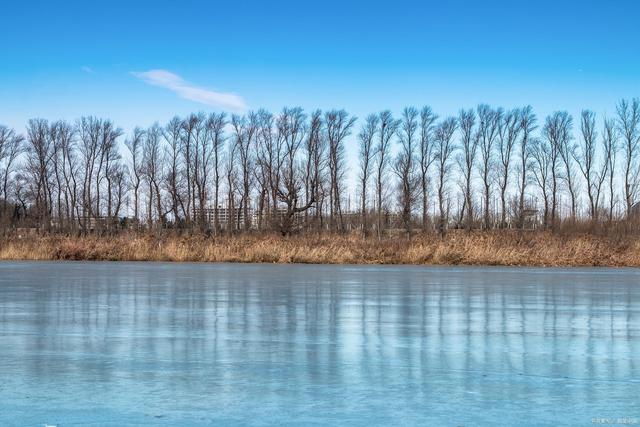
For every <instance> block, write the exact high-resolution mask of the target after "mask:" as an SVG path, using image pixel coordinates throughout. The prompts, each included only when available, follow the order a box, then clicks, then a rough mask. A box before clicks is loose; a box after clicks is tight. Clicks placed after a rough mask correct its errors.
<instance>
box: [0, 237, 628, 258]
mask: <svg viewBox="0 0 640 427" xmlns="http://www.w3.org/2000/svg"><path fill="white" fill-rule="evenodd" d="M0 259H1V260H111V261H178V262H184V261H199V262H255V263H323V264H423V265H521V266H633V267H639V266H640V241H639V240H638V239H637V238H632V237H617V238H613V237H605V236H595V235H589V234H572V235H567V236H563V235H558V234H551V233H548V232H524V233H522V232H505V231H501V232H473V233H466V232H462V231H461V232H455V233H450V234H448V235H446V236H445V237H444V238H442V239H441V238H440V237H437V236H435V235H419V236H418V235H417V236H413V237H412V239H411V240H408V239H406V238H400V237H386V238H383V239H382V240H378V239H377V238H366V239H364V238H362V237H359V236H356V235H330V236H329V235H322V236H310V235H306V236H290V237H282V236H280V235H275V234H261V235H258V234H246V235H237V236H221V237H206V236H204V235H192V236H178V235H163V236H150V235H146V234H135V233H128V234H121V235H118V236H114V237H105V236H102V237H99V236H84V237H77V236H74V237H66V236H61V235H51V236H27V237H22V238H17V237H11V238H8V237H6V238H2V239H0Z"/></svg>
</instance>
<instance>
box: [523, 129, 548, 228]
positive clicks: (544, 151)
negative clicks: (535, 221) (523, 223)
mask: <svg viewBox="0 0 640 427" xmlns="http://www.w3.org/2000/svg"><path fill="white" fill-rule="evenodd" d="M528 149H529V151H530V154H531V158H532V159H533V165H532V166H533V167H532V171H533V177H534V179H535V182H536V183H537V184H538V187H539V188H540V193H541V194H542V201H543V203H544V213H543V217H542V224H543V226H544V228H548V227H549V204H550V202H549V192H550V191H551V190H550V183H549V181H550V178H549V175H550V174H551V163H552V160H551V156H552V154H551V151H552V146H551V144H550V143H549V141H548V140H547V139H534V140H532V143H531V144H530V145H529V147H528Z"/></svg>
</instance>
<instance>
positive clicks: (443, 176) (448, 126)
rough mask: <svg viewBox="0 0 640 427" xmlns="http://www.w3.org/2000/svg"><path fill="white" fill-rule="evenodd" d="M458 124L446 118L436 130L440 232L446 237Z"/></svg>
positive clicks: (452, 119)
mask: <svg viewBox="0 0 640 427" xmlns="http://www.w3.org/2000/svg"><path fill="white" fill-rule="evenodd" d="M456 127H457V122H456V119H455V118H454V117H449V118H446V119H445V120H444V121H443V122H442V123H440V124H438V126H437V127H436V130H435V143H436V146H435V162H436V167H437V172H438V206H439V208H440V219H439V221H438V230H439V231H440V234H441V235H444V233H445V230H446V227H447V223H448V221H449V206H448V204H449V200H448V196H449V195H448V186H447V179H448V178H449V173H450V172H451V156H452V155H453V153H454V151H455V148H456V147H455V144H454V142H453V135H454V133H455V131H456Z"/></svg>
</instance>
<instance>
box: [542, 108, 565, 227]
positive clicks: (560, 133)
mask: <svg viewBox="0 0 640 427" xmlns="http://www.w3.org/2000/svg"><path fill="white" fill-rule="evenodd" d="M570 127H571V118H570V116H569V114H568V113H566V112H564V111H556V112H555V113H553V114H552V115H551V116H547V118H546V120H545V124H544V127H543V129H542V135H543V138H544V140H545V142H546V143H547V144H546V146H547V148H548V150H546V151H547V152H548V157H549V159H548V160H549V172H550V174H551V217H550V225H551V228H552V229H554V228H555V226H556V219H557V211H558V160H559V157H560V156H559V154H560V149H561V147H562V146H563V144H565V141H566V139H568V138H569V131H568V130H569V129H570Z"/></svg>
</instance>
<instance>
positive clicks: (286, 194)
mask: <svg viewBox="0 0 640 427" xmlns="http://www.w3.org/2000/svg"><path fill="white" fill-rule="evenodd" d="M305 121H306V116H305V114H304V113H303V111H302V108H300V107H296V108H285V109H283V110H282V113H281V114H280V116H279V117H278V119H277V128H278V135H279V139H281V140H282V141H283V142H284V150H283V151H282V155H283V157H284V158H283V160H282V161H281V164H282V165H283V169H282V180H281V183H282V185H281V186H280V187H279V188H278V189H277V193H278V198H279V200H280V201H281V202H282V203H284V205H285V207H286V212H285V213H284V215H282V216H281V218H280V232H281V233H282V234H283V235H289V234H291V232H292V231H293V229H294V226H295V215H296V214H298V213H300V212H305V211H306V210H307V209H309V208H310V207H311V206H313V204H314V203H315V198H314V197H313V195H312V196H311V197H310V198H309V200H308V201H307V202H306V204H304V205H302V206H300V205H298V203H299V202H300V201H301V200H300V199H301V198H302V188H303V185H304V184H303V182H304V180H303V178H302V176H301V168H300V167H299V163H298V152H299V150H300V147H301V146H302V143H303V141H304V139H305V136H306V131H307V129H306V126H305ZM337 137H338V136H337V135H336V138H337Z"/></svg>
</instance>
